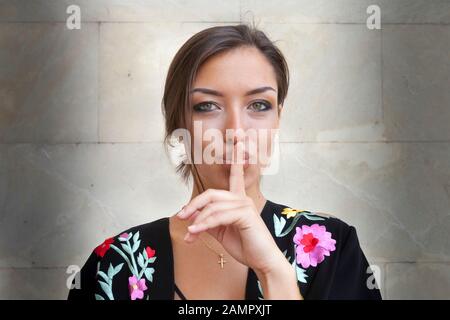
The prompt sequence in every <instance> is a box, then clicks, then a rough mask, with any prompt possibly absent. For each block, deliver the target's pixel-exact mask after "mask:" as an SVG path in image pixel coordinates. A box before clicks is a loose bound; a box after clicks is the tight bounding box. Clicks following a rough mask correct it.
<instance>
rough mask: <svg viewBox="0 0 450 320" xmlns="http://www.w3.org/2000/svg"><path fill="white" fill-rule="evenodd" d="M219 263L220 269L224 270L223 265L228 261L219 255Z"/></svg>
mask: <svg viewBox="0 0 450 320" xmlns="http://www.w3.org/2000/svg"><path fill="white" fill-rule="evenodd" d="M219 257H220V259H219V261H218V262H217V263H219V264H220V268H221V269H223V264H224V263H226V262H227V261H226V260H225V259H224V258H223V254H219Z"/></svg>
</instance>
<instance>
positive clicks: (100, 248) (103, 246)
mask: <svg viewBox="0 0 450 320" xmlns="http://www.w3.org/2000/svg"><path fill="white" fill-rule="evenodd" d="M113 242H114V238H108V239H106V240H105V241H104V242H103V243H102V244H101V245H99V246H98V247H97V248H95V249H94V252H95V253H96V254H97V256H99V257H101V258H103V256H104V255H105V254H106V251H108V250H109V247H110V246H111V243H113Z"/></svg>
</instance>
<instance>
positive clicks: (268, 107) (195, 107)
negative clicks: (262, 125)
mask: <svg viewBox="0 0 450 320" xmlns="http://www.w3.org/2000/svg"><path fill="white" fill-rule="evenodd" d="M255 103H260V104H262V105H264V106H265V109H264V110H261V111H256V112H265V111H269V110H270V109H272V104H271V103H270V102H269V101H267V100H257V101H254V102H252V104H251V105H253V104H255ZM208 104H213V105H216V104H215V103H214V102H212V101H205V102H202V103H199V104H196V105H195V106H194V107H193V109H194V111H195V112H212V111H213V110H201V109H200V108H201V107H203V106H205V105H208Z"/></svg>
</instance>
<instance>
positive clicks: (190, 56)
mask: <svg viewBox="0 0 450 320" xmlns="http://www.w3.org/2000/svg"><path fill="white" fill-rule="evenodd" d="M242 46H250V47H255V48H257V49H259V51H260V52H261V53H262V54H263V55H264V56H265V57H266V58H267V60H268V61H269V62H270V64H271V65H272V67H273V69H274V71H275V74H276V80H277V86H278V97H277V100H278V101H277V103H278V105H283V103H284V100H285V98H286V96H287V91H288V87H289V70H288V66H287V63H286V60H285V58H284V56H283V54H282V53H281V51H280V50H279V49H278V48H277V47H276V46H275V44H274V42H272V41H271V40H269V38H268V37H267V36H266V35H265V34H264V32H262V31H261V30H258V29H257V28H255V27H254V26H248V25H245V24H239V25H232V26H215V27H211V28H207V29H204V30H202V31H200V32H198V33H196V34H195V35H193V36H192V37H191V38H189V39H188V40H187V41H186V42H185V43H184V44H183V46H182V47H181V48H180V49H179V50H178V52H177V53H176V55H175V57H174V58H173V60H172V63H171V64H170V67H169V70H168V73H167V77H166V82H165V86H164V95H163V99H162V106H161V107H162V113H163V116H164V118H165V136H164V145H165V147H166V151H167V147H168V146H173V145H172V144H171V142H170V138H171V135H172V132H173V131H174V130H176V129H178V128H186V129H188V128H189V127H190V123H186V114H190V112H191V108H190V95H189V92H190V90H191V86H192V83H193V82H194V79H195V77H196V74H197V70H198V69H199V68H200V66H201V64H202V63H203V62H205V61H206V59H208V58H209V57H211V56H213V55H215V54H217V53H219V52H224V51H227V50H231V49H235V48H238V47H242ZM191 166H192V164H188V163H183V162H182V163H180V164H179V165H178V166H177V168H176V172H177V173H181V176H182V178H183V180H184V181H185V182H187V181H188V180H189V177H190V173H191V170H192V168H191Z"/></svg>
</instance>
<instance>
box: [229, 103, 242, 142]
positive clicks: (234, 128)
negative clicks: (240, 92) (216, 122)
mask: <svg viewBox="0 0 450 320" xmlns="http://www.w3.org/2000/svg"><path fill="white" fill-rule="evenodd" d="M245 130H246V128H245V123H244V119H243V114H242V110H241V107H240V106H238V105H236V106H230V107H229V108H228V109H227V114H226V122H225V135H224V137H225V142H226V143H227V144H236V143H237V142H239V141H244V139H245Z"/></svg>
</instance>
